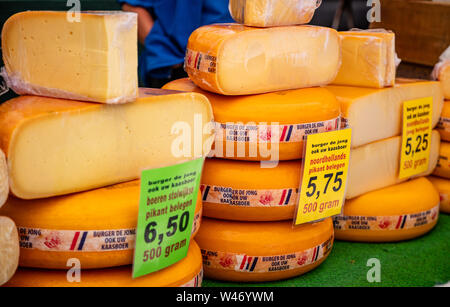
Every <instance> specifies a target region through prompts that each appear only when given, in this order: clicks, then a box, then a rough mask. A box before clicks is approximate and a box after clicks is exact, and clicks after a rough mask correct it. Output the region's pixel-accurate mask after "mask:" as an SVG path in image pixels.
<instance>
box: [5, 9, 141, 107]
mask: <svg viewBox="0 0 450 307" xmlns="http://www.w3.org/2000/svg"><path fill="white" fill-rule="evenodd" d="M72 17H73V18H75V16H72ZM72 17H70V14H69V13H67V12H50V11H47V12H40V11H26V12H21V13H18V14H15V15H13V16H12V17H10V18H9V19H8V20H7V21H6V22H5V24H4V26H3V30H2V53H3V62H4V63H5V68H6V74H4V75H5V76H6V75H7V76H6V80H7V84H8V86H9V87H10V88H12V89H13V90H14V91H15V92H16V93H17V94H20V95H25V94H33V95H40V96H49V97H56V98H66V99H76V100H84V101H95V102H102V103H124V102H130V101H134V100H136V97H137V94H138V88H137V45H138V44H137V15H136V14H135V13H126V12H120V11H115V12H106V11H101V12H84V13H80V15H79V18H80V19H79V21H77V20H71V18H72Z"/></svg>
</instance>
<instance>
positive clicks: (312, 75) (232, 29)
mask: <svg viewBox="0 0 450 307" xmlns="http://www.w3.org/2000/svg"><path fill="white" fill-rule="evenodd" d="M339 65H340V40H339V36H338V33H337V32H336V31H335V30H333V29H330V28H324V27H316V26H292V27H275V28H252V27H246V26H243V25H237V24H218V25H211V26H204V27H201V28H199V29H197V30H195V31H194V32H193V33H192V34H191V36H190V38H189V42H188V46H187V54H186V59H185V69H186V71H187V73H188V74H189V77H190V78H191V79H192V81H194V83H195V84H197V85H198V86H199V87H201V88H202V89H204V90H207V91H210V92H215V93H219V94H223V95H246V94H258V93H267V92H273V91H280V90H287V89H294V88H303V87H312V86H319V85H325V84H328V83H330V82H331V81H333V80H334V78H335V77H336V74H337V71H338V69H339Z"/></svg>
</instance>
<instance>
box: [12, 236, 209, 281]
mask: <svg viewBox="0 0 450 307" xmlns="http://www.w3.org/2000/svg"><path fill="white" fill-rule="evenodd" d="M69 269H70V268H66V270H42V269H24V268H20V269H18V270H17V273H16V274H15V275H14V277H13V278H12V279H11V280H10V281H9V282H8V283H7V284H5V287H200V286H201V284H202V278H203V270H202V255H201V253H200V248H199V247H198V245H197V244H196V243H195V241H192V242H191V244H190V246H189V251H188V254H187V256H186V258H184V259H182V260H180V261H179V262H177V263H175V264H173V265H171V266H169V267H167V268H165V269H163V270H161V271H157V272H155V273H152V274H149V275H146V276H142V277H139V278H135V279H133V278H132V277H131V276H132V268H131V266H122V267H119V268H109V269H101V270H83V268H82V269H81V271H80V275H79V277H80V279H79V280H80V282H77V279H76V277H77V275H76V274H75V273H73V272H68V270H69ZM68 277H69V278H68Z"/></svg>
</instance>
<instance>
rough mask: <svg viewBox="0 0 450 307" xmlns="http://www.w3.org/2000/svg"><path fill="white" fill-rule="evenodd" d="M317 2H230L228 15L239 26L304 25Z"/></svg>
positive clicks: (257, 0)
mask: <svg viewBox="0 0 450 307" xmlns="http://www.w3.org/2000/svg"><path fill="white" fill-rule="evenodd" d="M317 3H319V4H320V2H318V1H317V0H300V1H292V0H230V13H231V16H232V17H233V19H234V20H235V21H236V22H237V23H240V24H245V25H247V26H253V27H274V26H289V25H300V24H306V23H308V22H310V21H311V19H312V18H313V16H314V12H315V10H316V8H317V7H318V5H317Z"/></svg>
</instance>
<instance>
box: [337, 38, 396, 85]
mask: <svg viewBox="0 0 450 307" xmlns="http://www.w3.org/2000/svg"><path fill="white" fill-rule="evenodd" d="M339 36H340V37H341V42H342V65H341V68H340V69H339V73H338V74H337V77H336V79H335V80H334V81H333V84H337V85H350V86H362V87H374V88H382V87H385V86H392V85H394V84H395V71H396V67H395V34H394V33H388V32H386V33H381V32H367V31H348V32H339Z"/></svg>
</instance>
